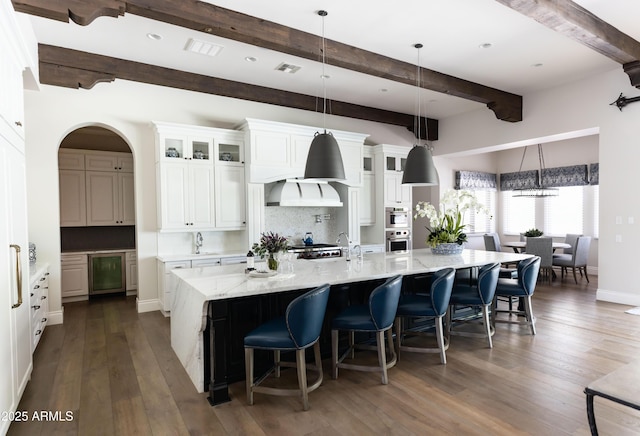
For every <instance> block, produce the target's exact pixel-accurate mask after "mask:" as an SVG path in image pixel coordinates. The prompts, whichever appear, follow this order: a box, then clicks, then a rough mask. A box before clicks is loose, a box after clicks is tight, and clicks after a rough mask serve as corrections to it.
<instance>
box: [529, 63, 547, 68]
mask: <svg viewBox="0 0 640 436" xmlns="http://www.w3.org/2000/svg"><path fill="white" fill-rule="evenodd" d="M543 65H544V64H543V63H542V62H538V63H537V64H532V65H531V66H532V67H534V68H538V67H541V66H543Z"/></svg>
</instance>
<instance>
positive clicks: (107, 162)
mask: <svg viewBox="0 0 640 436" xmlns="http://www.w3.org/2000/svg"><path fill="white" fill-rule="evenodd" d="M85 170H87V171H110V172H111V171H121V172H125V173H132V172H133V156H132V155H131V153H104V152H91V151H87V152H85Z"/></svg>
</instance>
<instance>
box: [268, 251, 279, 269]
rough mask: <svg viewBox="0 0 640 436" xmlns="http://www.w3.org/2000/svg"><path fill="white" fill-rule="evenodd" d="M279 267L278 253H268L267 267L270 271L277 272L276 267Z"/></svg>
mask: <svg viewBox="0 0 640 436" xmlns="http://www.w3.org/2000/svg"><path fill="white" fill-rule="evenodd" d="M279 265H280V259H279V256H278V253H269V257H268V258H267V267H268V268H269V269H270V270H271V271H278V266H279Z"/></svg>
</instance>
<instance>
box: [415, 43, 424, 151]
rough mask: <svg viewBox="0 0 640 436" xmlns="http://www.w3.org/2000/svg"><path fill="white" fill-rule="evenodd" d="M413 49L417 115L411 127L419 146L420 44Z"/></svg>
mask: <svg viewBox="0 0 640 436" xmlns="http://www.w3.org/2000/svg"><path fill="white" fill-rule="evenodd" d="M414 47H415V48H417V49H418V65H417V68H416V96H417V99H418V102H417V107H418V110H417V112H418V114H417V116H416V120H415V123H414V126H413V127H414V128H415V129H416V136H417V137H418V145H420V140H421V139H422V138H421V137H420V134H421V133H422V132H421V128H420V121H421V120H420V112H421V106H422V104H421V99H420V79H421V77H420V76H421V74H420V49H421V48H422V44H420V43H418V44H415V45H414Z"/></svg>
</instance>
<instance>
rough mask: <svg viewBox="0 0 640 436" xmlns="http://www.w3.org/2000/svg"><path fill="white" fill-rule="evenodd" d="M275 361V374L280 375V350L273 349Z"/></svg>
mask: <svg viewBox="0 0 640 436" xmlns="http://www.w3.org/2000/svg"><path fill="white" fill-rule="evenodd" d="M273 363H274V365H275V370H274V375H275V376H276V377H280V350H274V351H273Z"/></svg>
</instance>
